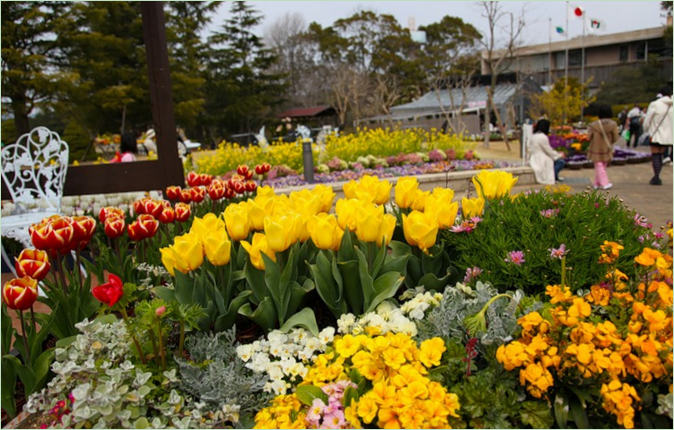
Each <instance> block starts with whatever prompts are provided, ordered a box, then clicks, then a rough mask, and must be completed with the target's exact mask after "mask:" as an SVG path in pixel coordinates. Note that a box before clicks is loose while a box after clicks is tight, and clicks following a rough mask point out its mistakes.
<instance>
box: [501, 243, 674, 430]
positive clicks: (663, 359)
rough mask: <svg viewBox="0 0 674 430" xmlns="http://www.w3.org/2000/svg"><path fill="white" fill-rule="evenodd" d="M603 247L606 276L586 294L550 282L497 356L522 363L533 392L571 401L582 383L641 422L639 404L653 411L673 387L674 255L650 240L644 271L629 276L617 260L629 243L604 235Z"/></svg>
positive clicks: (607, 405)
mask: <svg viewBox="0 0 674 430" xmlns="http://www.w3.org/2000/svg"><path fill="white" fill-rule="evenodd" d="M601 249H602V254H601V256H600V258H599V262H598V263H599V264H606V265H607V266H608V270H607V274H606V277H605V279H604V280H602V282H600V283H598V284H596V285H593V286H592V287H591V288H590V290H589V291H586V292H582V290H581V293H580V294H573V293H572V292H571V290H570V288H569V286H568V285H564V284H562V285H549V286H548V287H547V288H546V295H547V296H548V297H549V303H548V304H547V305H546V308H545V310H543V311H542V312H530V313H528V314H526V315H524V316H522V317H521V318H519V319H518V324H519V326H520V328H521V334H520V338H519V339H517V340H515V341H513V342H510V343H508V344H506V345H502V346H500V347H499V349H498V351H497V353H496V358H497V360H498V361H499V362H501V363H502V364H503V366H504V368H505V369H506V370H508V371H514V370H518V371H519V379H520V384H521V385H522V386H525V387H526V389H527V391H528V392H529V394H531V395H532V396H533V397H535V398H547V399H552V398H553V396H557V397H556V399H557V400H555V403H556V404H557V403H560V404H561V405H568V404H569V402H575V401H577V400H576V399H573V398H571V399H569V398H563V396H562V397H560V393H564V392H565V393H567V394H568V393H570V392H576V393H580V392H581V391H583V392H585V394H578V398H579V400H580V401H582V402H587V401H589V400H596V403H597V404H600V405H601V407H602V408H603V409H604V410H605V411H606V412H608V413H610V414H612V415H613V416H615V418H616V420H617V423H618V424H619V425H621V426H623V427H625V428H634V426H635V420H637V415H636V414H637V412H638V411H639V410H642V416H643V413H645V411H649V410H650V411H649V412H651V413H652V412H653V410H654V409H655V407H654V406H657V405H654V403H655V402H654V400H653V399H654V397H656V396H664V395H666V394H667V392H671V387H672V385H671V381H672V257H671V256H670V255H667V254H663V253H662V252H660V251H658V250H656V249H651V248H644V249H643V251H642V253H641V254H639V255H638V256H637V257H636V258H635V259H634V262H635V264H637V265H638V266H639V267H640V268H641V269H640V275H641V276H640V277H639V278H638V279H635V280H633V281H631V282H630V280H629V279H628V278H627V276H626V275H625V274H624V273H622V272H620V271H619V270H617V269H616V268H615V264H616V261H617V260H618V258H619V257H620V251H621V250H622V249H623V247H622V245H620V244H618V243H615V242H610V241H605V242H604V244H603V245H602V246H601ZM564 387H571V388H572V389H571V391H564V390H563V388H564ZM590 387H594V388H595V389H596V390H597V391H596V392H594V393H592V390H591V389H590ZM574 390H575V391H574ZM645 399H650V400H649V401H648V402H646V401H645ZM560 418H561V414H560V415H559V416H558V417H557V419H558V425H566V423H565V422H561V423H560V422H559V420H560ZM576 424H579V425H580V424H581V423H580V422H578V421H577V422H576Z"/></svg>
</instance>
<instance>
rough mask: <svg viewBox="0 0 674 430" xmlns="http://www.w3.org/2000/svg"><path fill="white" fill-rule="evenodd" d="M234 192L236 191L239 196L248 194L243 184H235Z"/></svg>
mask: <svg viewBox="0 0 674 430" xmlns="http://www.w3.org/2000/svg"><path fill="white" fill-rule="evenodd" d="M233 188H234V191H236V193H237V194H243V193H245V192H246V186H245V185H244V183H243V182H239V181H237V182H234V187H233Z"/></svg>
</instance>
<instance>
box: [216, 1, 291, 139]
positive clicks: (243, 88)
mask: <svg viewBox="0 0 674 430" xmlns="http://www.w3.org/2000/svg"><path fill="white" fill-rule="evenodd" d="M230 15H231V16H230V18H229V19H228V20H226V21H225V23H224V24H223V25H222V30H221V31H219V32H215V33H214V34H213V35H212V36H210V37H209V45H210V46H211V51H210V52H209V61H208V63H207V84H206V89H207V90H206V94H207V99H206V112H207V114H206V115H207V122H208V125H209V126H210V128H211V132H212V133H214V134H215V136H217V137H218V138H220V137H224V136H226V135H229V134H233V133H240V132H251V131H256V130H257V129H258V128H259V127H260V126H262V125H263V124H264V123H265V121H266V120H268V119H269V118H270V116H271V115H272V113H273V108H274V107H275V106H277V105H279V104H280V103H281V101H282V100H281V98H280V97H281V94H282V90H283V87H282V85H281V84H280V78H281V76H279V75H275V74H271V73H269V72H268V70H269V69H270V68H271V66H272V64H273V63H274V62H275V61H276V56H275V55H274V54H273V53H272V52H271V51H270V50H269V49H267V48H265V46H264V44H263V43H262V40H261V39H260V38H259V37H258V36H257V35H255V33H253V29H254V28H255V27H256V26H257V25H259V23H260V22H261V20H262V15H260V14H259V13H258V12H257V11H256V10H255V9H253V8H252V7H251V6H248V4H247V2H244V1H237V2H232V6H231V9H230Z"/></svg>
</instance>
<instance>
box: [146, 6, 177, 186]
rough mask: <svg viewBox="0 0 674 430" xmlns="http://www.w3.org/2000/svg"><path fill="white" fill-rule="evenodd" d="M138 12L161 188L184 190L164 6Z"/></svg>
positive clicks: (147, 8) (148, 7)
mask: <svg viewBox="0 0 674 430" xmlns="http://www.w3.org/2000/svg"><path fill="white" fill-rule="evenodd" d="M140 8H141V12H142V14H143V36H144V39H145V53H146V56H147V70H148V75H149V80H150V101H151V103H152V120H153V122H154V125H155V132H156V133H157V152H158V154H157V155H158V160H159V164H160V165H161V166H162V170H163V176H164V182H165V184H166V185H167V186H168V185H179V186H184V185H185V175H184V173H183V166H182V163H181V160H180V158H179V157H178V140H177V138H178V133H177V131H176V120H175V114H174V112H173V93H172V91H171V71H170V69H169V59H168V48H167V46H166V26H165V23H164V2H160V1H151V2H141V4H140Z"/></svg>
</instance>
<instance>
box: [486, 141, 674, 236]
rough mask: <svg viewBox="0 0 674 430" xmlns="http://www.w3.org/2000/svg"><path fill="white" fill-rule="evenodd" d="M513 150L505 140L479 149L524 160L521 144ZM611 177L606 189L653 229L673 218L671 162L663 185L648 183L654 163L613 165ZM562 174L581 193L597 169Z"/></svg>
mask: <svg viewBox="0 0 674 430" xmlns="http://www.w3.org/2000/svg"><path fill="white" fill-rule="evenodd" d="M511 148H512V151H508V150H507V149H506V147H505V144H503V143H502V142H491V143H490V148H489V149H486V148H484V147H483V146H482V144H480V146H478V147H477V148H476V152H477V153H478V154H479V155H480V157H481V158H483V159H492V160H508V161H517V160H519V161H521V158H520V157H519V143H517V142H516V143H515V144H512V143H511ZM638 150H639V151H643V152H650V150H649V149H648V148H639V149H638ZM607 172H608V177H609V180H610V181H611V183H612V184H613V188H611V189H610V190H607V191H602V192H605V193H608V194H609V195H614V196H617V197H619V198H620V199H622V200H623V201H624V202H625V204H626V205H627V206H628V207H630V208H633V209H635V210H636V211H637V212H639V213H640V214H642V215H644V216H645V217H646V218H647V219H648V221H649V222H651V223H653V228H654V229H655V230H656V231H658V230H659V227H660V226H662V225H664V224H665V223H666V222H667V221H671V220H672V219H673V218H674V217H673V216H672V212H673V211H674V201H673V194H672V172H673V170H672V164H670V165H668V166H663V168H662V173H661V174H660V178H661V179H662V185H661V186H654V185H649V184H648V181H650V179H651V178H652V177H653V167H652V165H651V162H650V161H649V162H645V163H639V164H626V165H623V166H610V167H609V168H608V170H607ZM560 176H561V177H563V178H565V181H564V183H565V184H567V185H569V186H570V187H571V188H572V189H573V192H582V191H584V190H586V189H587V188H588V187H592V184H593V181H594V169H587V168H583V169H580V170H570V169H564V170H562V172H561V174H560ZM515 188H516V190H521V189H527V188H543V186H541V185H525V186H517V187H515Z"/></svg>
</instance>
